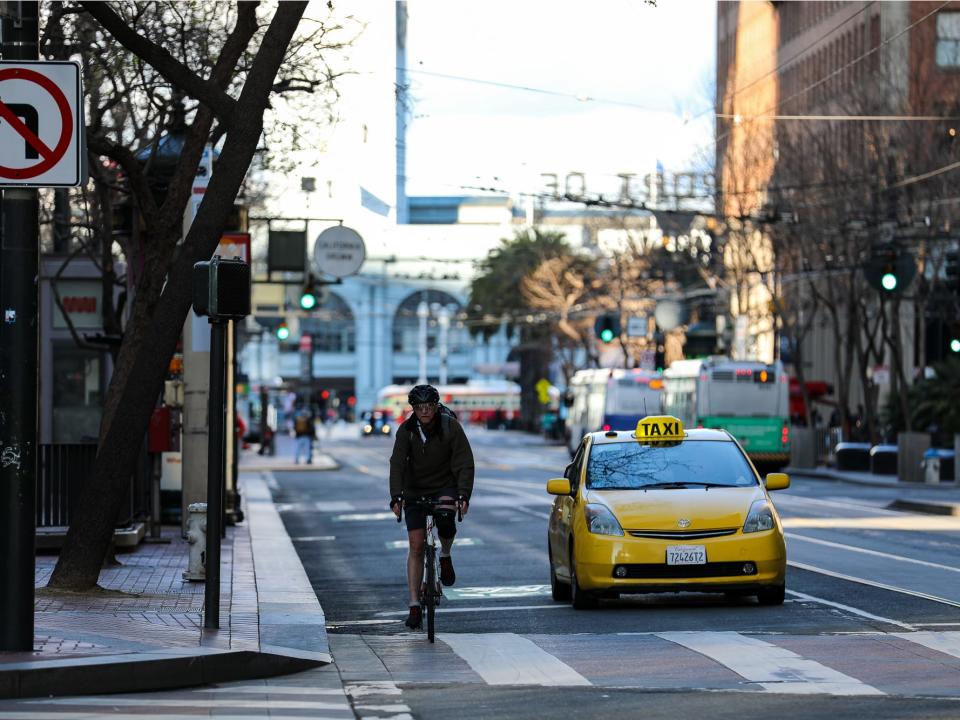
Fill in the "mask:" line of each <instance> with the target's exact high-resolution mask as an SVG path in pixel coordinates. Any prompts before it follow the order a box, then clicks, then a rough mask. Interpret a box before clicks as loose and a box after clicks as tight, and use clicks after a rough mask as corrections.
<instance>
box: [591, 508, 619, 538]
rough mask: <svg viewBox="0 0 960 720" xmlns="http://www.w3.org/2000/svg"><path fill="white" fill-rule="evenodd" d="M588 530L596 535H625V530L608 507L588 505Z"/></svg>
mask: <svg viewBox="0 0 960 720" xmlns="http://www.w3.org/2000/svg"><path fill="white" fill-rule="evenodd" d="M584 516H585V517H586V520H587V530H589V531H590V532H592V533H594V534H596V535H623V528H622V527H620V523H618V522H617V519H616V518H615V517H614V516H613V513H612V512H610V509H609V508H608V507H607V506H606V505H587V507H586V508H585V509H584Z"/></svg>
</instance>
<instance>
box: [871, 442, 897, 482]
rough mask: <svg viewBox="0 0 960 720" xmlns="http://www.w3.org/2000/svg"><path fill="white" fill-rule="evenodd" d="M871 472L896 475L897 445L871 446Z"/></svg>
mask: <svg viewBox="0 0 960 720" xmlns="http://www.w3.org/2000/svg"><path fill="white" fill-rule="evenodd" d="M870 472H872V473H873V474H874V475H896V474H897V446H896V445H874V446H873V447H872V448H870Z"/></svg>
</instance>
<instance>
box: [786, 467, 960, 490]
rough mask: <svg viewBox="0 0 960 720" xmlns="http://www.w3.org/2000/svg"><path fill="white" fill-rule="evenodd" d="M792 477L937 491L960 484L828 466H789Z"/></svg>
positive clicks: (956, 486)
mask: <svg viewBox="0 0 960 720" xmlns="http://www.w3.org/2000/svg"><path fill="white" fill-rule="evenodd" d="M783 472H785V473H786V474H787V475H789V476H790V477H794V476H796V477H812V478H817V479H820V480H832V481H834V482H842V483H848V484H851V485H868V486H870V487H885V488H900V489H911V490H932V491H934V492H936V491H940V492H942V491H945V490H953V491H956V490H958V488H960V486H958V484H957V483H955V482H941V483H937V484H932V483H914V482H902V481H901V480H899V479H894V480H879V479H873V478H870V477H860V476H859V475H858V476H851V475H849V474H846V473H843V472H841V471H837V470H830V469H827V468H794V467H790V466H787V467H785V468H784V469H783ZM863 474H864V475H869V473H863ZM884 477H893V476H891V475H886V476H884Z"/></svg>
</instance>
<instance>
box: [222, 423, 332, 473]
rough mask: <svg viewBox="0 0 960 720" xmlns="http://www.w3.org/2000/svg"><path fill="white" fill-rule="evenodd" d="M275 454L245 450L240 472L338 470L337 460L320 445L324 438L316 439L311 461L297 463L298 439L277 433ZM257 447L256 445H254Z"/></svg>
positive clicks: (242, 454) (241, 457)
mask: <svg viewBox="0 0 960 720" xmlns="http://www.w3.org/2000/svg"><path fill="white" fill-rule="evenodd" d="M273 442H274V454H273V455H259V454H258V453H257V451H256V450H244V451H241V453H240V462H239V465H238V466H239V468H240V472H253V471H257V470H269V471H270V472H288V471H297V472H309V471H310V470H337V469H339V467H340V466H339V465H338V464H337V461H336V460H334V459H333V457H331V456H330V455H328V454H327V453H325V452H321V450H320V447H321V443H323V442H324V441H323V440H314V442H313V453H312V457H311V458H310V463H309V464H307V463H303V462H301V463H300V464H297V463H295V462H294V458H295V448H296V440H295V439H294V438H292V437H290V436H289V435H287V434H285V433H284V434H277V435H276V436H275V437H274V441H273ZM254 447H256V445H254Z"/></svg>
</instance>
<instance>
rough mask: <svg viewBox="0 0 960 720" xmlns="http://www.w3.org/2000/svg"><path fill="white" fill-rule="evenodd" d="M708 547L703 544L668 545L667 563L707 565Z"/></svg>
mask: <svg viewBox="0 0 960 720" xmlns="http://www.w3.org/2000/svg"><path fill="white" fill-rule="evenodd" d="M706 563H707V549H706V548H705V547H704V546H703V545H668V546H667V565H706Z"/></svg>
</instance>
